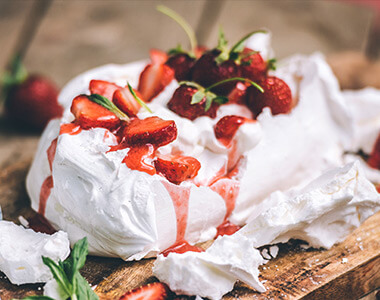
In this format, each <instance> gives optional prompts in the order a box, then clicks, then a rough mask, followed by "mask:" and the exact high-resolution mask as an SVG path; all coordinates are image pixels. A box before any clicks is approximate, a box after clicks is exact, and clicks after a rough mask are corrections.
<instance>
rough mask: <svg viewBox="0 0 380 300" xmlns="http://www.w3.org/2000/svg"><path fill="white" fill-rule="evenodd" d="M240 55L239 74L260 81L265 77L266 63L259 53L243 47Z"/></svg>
mask: <svg viewBox="0 0 380 300" xmlns="http://www.w3.org/2000/svg"><path fill="white" fill-rule="evenodd" d="M240 56H241V57H242V58H241V60H240V69H241V75H242V76H243V77H244V78H248V79H250V80H252V81H257V82H260V81H262V80H264V79H265V77H266V75H267V72H268V65H267V63H266V62H265V61H264V59H263V58H262V56H261V55H260V53H258V52H256V51H253V50H252V49H249V48H244V49H243V51H242V52H241V54H240Z"/></svg>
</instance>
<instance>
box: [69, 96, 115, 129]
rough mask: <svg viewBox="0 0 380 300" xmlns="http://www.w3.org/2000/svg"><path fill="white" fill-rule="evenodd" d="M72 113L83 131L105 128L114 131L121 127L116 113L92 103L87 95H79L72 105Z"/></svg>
mask: <svg viewBox="0 0 380 300" xmlns="http://www.w3.org/2000/svg"><path fill="white" fill-rule="evenodd" d="M71 112H72V113H73V115H74V116H75V119H76V121H77V123H78V124H79V125H80V126H81V127H82V128H83V129H90V128H93V127H103V128H108V129H110V130H112V129H115V128H116V127H118V126H119V125H120V120H119V118H118V117H117V116H116V115H115V114H114V113H112V112H110V111H109V110H108V109H106V108H104V107H103V106H101V105H99V104H96V103H94V102H92V101H91V100H89V99H88V98H87V96H86V95H79V96H77V97H75V98H74V100H73V102H72V104H71Z"/></svg>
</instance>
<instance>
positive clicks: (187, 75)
mask: <svg viewBox="0 0 380 300" xmlns="http://www.w3.org/2000/svg"><path fill="white" fill-rule="evenodd" d="M194 63H195V58H193V57H190V56H189V55H188V54H186V53H178V54H175V55H171V56H170V57H169V59H168V60H167V61H166V64H167V65H168V66H169V67H170V68H172V69H173V70H174V77H175V79H176V80H177V81H184V80H190V79H191V68H192V67H193V65H194Z"/></svg>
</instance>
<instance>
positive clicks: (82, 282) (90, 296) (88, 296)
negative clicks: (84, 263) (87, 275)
mask: <svg viewBox="0 0 380 300" xmlns="http://www.w3.org/2000/svg"><path fill="white" fill-rule="evenodd" d="M76 282H77V292H76V295H77V296H78V299H79V300H82V299H83V300H99V297H98V296H97V295H96V294H95V292H94V291H93V290H92V288H91V287H90V286H89V284H88V282H87V281H86V279H84V278H83V276H82V275H81V274H80V273H79V272H78V273H77V275H76Z"/></svg>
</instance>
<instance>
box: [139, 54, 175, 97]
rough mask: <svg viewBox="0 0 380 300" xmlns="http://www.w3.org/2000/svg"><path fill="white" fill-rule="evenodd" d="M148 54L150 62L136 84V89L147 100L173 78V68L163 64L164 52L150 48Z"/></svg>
mask: <svg viewBox="0 0 380 300" xmlns="http://www.w3.org/2000/svg"><path fill="white" fill-rule="evenodd" d="M150 56H151V60H152V63H151V64H148V65H147V66H146V67H145V69H144V70H143V71H142V72H141V74H140V79H139V86H138V91H139V92H140V93H141V96H142V98H143V99H144V100H145V101H147V102H149V101H151V100H152V99H153V98H154V97H156V96H157V95H158V94H159V93H161V92H162V90H163V89H164V88H165V87H166V86H167V85H168V84H169V83H170V82H171V81H172V80H173V78H174V71H173V69H172V68H170V67H169V66H168V65H165V62H166V61H167V55H166V53H164V52H162V51H158V50H152V51H151V52H150Z"/></svg>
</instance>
